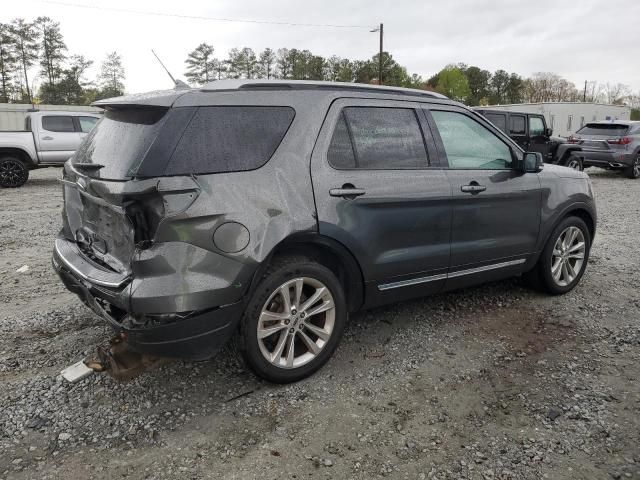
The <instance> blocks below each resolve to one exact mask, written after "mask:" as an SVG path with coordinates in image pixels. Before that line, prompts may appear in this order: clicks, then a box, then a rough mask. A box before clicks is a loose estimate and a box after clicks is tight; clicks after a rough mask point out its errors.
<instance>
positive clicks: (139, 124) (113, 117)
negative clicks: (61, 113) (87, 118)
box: [71, 107, 167, 180]
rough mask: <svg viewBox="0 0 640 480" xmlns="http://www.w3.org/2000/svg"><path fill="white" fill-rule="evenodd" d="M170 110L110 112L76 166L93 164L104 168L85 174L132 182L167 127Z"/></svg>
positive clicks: (87, 141) (92, 134) (88, 140)
mask: <svg viewBox="0 0 640 480" xmlns="http://www.w3.org/2000/svg"><path fill="white" fill-rule="evenodd" d="M166 112H167V109H166V108H158V107H145V108H129V109H124V110H112V111H107V112H106V113H105V115H104V117H103V118H102V119H101V120H100V121H99V122H98V123H97V124H96V126H95V128H93V129H92V130H91V132H90V133H89V134H88V135H87V137H86V138H85V140H84V141H83V142H82V144H81V145H80V147H79V148H78V150H77V151H76V154H75V155H74V156H73V157H72V159H71V161H72V163H93V164H99V165H103V166H102V167H101V168H95V169H86V170H83V173H86V174H87V175H90V176H94V177H100V178H104V179H109V180H122V179H127V178H131V177H133V176H134V175H135V174H136V171H137V170H138V167H139V166H140V163H141V162H142V160H143V159H144V156H145V154H146V153H147V150H149V147H150V146H151V144H152V143H153V141H154V140H155V139H156V137H157V136H158V132H159V131H160V129H161V128H162V125H163V123H164V118H165V113H166Z"/></svg>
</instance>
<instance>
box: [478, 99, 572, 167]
mask: <svg viewBox="0 0 640 480" xmlns="http://www.w3.org/2000/svg"><path fill="white" fill-rule="evenodd" d="M475 110H476V112H478V113H480V114H481V115H484V116H485V117H486V118H487V119H488V120H489V121H490V122H491V123H493V124H494V125H495V126H496V127H498V128H499V129H500V130H502V131H503V132H504V133H506V134H507V135H509V136H510V137H511V138H512V139H513V140H514V141H515V142H516V143H517V144H518V145H520V146H521V147H522V148H523V149H524V151H525V152H540V153H541V154H542V157H543V158H544V161H545V163H554V164H556V165H564V166H566V167H570V168H573V169H576V170H582V169H583V168H584V167H583V164H584V156H583V155H582V153H581V152H582V147H580V146H579V145H572V144H570V143H567V140H565V139H564V138H561V137H554V136H553V131H552V130H551V129H550V128H547V122H546V121H545V119H544V116H543V115H542V114H539V113H525V112H507V111H504V110H490V109H485V108H476V109H475Z"/></svg>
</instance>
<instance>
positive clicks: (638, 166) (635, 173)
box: [627, 153, 640, 180]
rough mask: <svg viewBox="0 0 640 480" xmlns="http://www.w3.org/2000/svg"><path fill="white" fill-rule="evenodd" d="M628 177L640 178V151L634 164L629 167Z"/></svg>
mask: <svg viewBox="0 0 640 480" xmlns="http://www.w3.org/2000/svg"><path fill="white" fill-rule="evenodd" d="M627 177H629V178H632V179H634V180H635V179H636V178H640V153H639V154H638V156H637V157H636V158H635V159H634V161H633V164H632V165H631V166H630V167H629V168H628V169H627Z"/></svg>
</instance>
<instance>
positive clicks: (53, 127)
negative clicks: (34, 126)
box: [42, 115, 75, 132]
mask: <svg viewBox="0 0 640 480" xmlns="http://www.w3.org/2000/svg"><path fill="white" fill-rule="evenodd" d="M42 128H44V129H45V130H48V131H49V132H73V131H75V128H74V127H73V118H71V117H63V116H54V115H51V116H49V115H47V116H45V117H42Z"/></svg>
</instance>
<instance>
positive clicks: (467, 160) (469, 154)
mask: <svg viewBox="0 0 640 480" xmlns="http://www.w3.org/2000/svg"><path fill="white" fill-rule="evenodd" d="M431 114H432V116H433V119H434V121H435V123H436V126H437V127H438V132H439V133H440V138H442V143H443V145H444V150H445V153H446V154H447V159H448V161H449V167H450V168H472V169H488V170H499V169H505V168H511V149H510V148H509V147H508V146H507V144H505V143H504V142H502V141H501V140H500V139H499V138H498V137H496V136H495V135H494V134H493V133H492V132H491V131H490V130H489V129H487V128H486V127H484V126H483V125H481V124H480V123H478V122H476V121H475V120H473V119H472V118H470V117H468V116H466V115H463V114H461V113H457V112H441V111H432V112H431Z"/></svg>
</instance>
